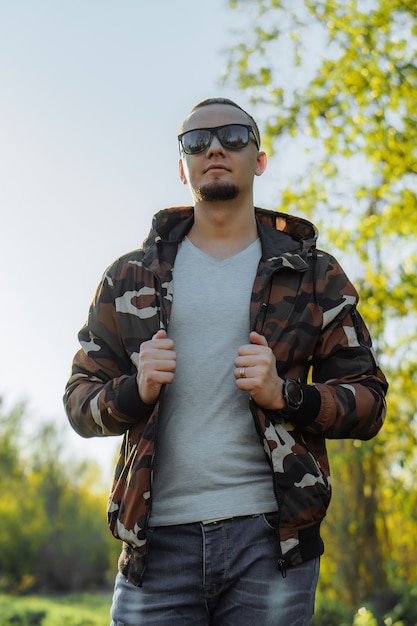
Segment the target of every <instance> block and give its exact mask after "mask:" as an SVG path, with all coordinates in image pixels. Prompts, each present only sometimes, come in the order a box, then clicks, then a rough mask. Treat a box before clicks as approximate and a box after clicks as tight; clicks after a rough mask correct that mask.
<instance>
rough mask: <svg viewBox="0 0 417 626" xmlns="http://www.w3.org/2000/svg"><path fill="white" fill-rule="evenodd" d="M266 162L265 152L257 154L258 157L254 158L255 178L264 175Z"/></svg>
mask: <svg viewBox="0 0 417 626" xmlns="http://www.w3.org/2000/svg"><path fill="white" fill-rule="evenodd" d="M267 161H268V159H267V156H266V152H263V151H261V152H258V156H257V157H256V167H255V176H260V175H261V174H263V173H264V171H265V168H266V164H267Z"/></svg>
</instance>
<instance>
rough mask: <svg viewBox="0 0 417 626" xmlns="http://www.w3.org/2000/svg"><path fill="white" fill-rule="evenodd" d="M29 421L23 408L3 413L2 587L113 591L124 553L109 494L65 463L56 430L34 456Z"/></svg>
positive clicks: (38, 439) (37, 444) (48, 430)
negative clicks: (108, 512) (111, 527)
mask: <svg viewBox="0 0 417 626" xmlns="http://www.w3.org/2000/svg"><path fill="white" fill-rule="evenodd" d="M0 408H1V405H0ZM24 418H25V407H24V406H23V405H19V406H18V407H16V409H14V410H13V411H12V412H11V413H10V414H9V415H6V414H5V415H3V414H1V413H0V459H1V461H0V463H1V465H2V476H3V481H2V487H3V488H2V498H1V500H0V517H1V520H2V523H1V525H0V586H1V587H3V588H5V589H10V590H15V591H27V590H29V589H37V590H40V589H45V590H55V591H71V590H75V589H80V588H84V587H85V586H90V587H91V586H93V585H101V586H103V585H107V583H108V579H107V577H108V576H110V574H109V572H110V571H112V573H113V571H114V570H115V564H116V562H117V552H118V551H119V550H120V546H119V545H118V542H116V541H114V539H113V538H112V536H111V534H110V532H109V531H108V529H107V526H106V521H105V519H106V518H105V505H106V494H97V493H95V491H94V489H93V485H91V483H90V482H89V478H90V475H91V465H89V464H87V465H86V464H84V465H78V466H77V465H71V464H69V463H67V462H66V463H64V462H63V461H60V459H61V458H62V454H61V450H60V446H61V444H60V441H59V436H58V433H57V431H56V428H55V426H54V425H52V424H49V425H46V426H44V427H42V428H41V429H40V431H39V433H38V434H37V435H36V436H35V437H34V438H32V449H31V443H30V442H28V441H27V439H25V437H24V435H23V431H24V429H23V428H22V422H23V420H24ZM33 442H34V444H33ZM33 445H34V447H33Z"/></svg>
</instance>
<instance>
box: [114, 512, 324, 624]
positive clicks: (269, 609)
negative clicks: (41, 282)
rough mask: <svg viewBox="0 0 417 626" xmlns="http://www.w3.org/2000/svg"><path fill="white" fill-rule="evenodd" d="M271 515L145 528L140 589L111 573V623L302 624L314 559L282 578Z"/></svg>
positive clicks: (311, 592)
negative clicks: (146, 555)
mask: <svg viewBox="0 0 417 626" xmlns="http://www.w3.org/2000/svg"><path fill="white" fill-rule="evenodd" d="M274 515H275V514H268V515H253V516H247V517H238V518H234V519H230V520H225V521H220V522H216V523H211V524H203V523H195V524H184V525H181V526H164V527H156V528H150V529H149V530H148V540H149V558H148V565H147V569H146V571H145V576H144V580H143V586H142V587H140V588H139V587H135V586H134V585H132V584H131V583H130V582H128V581H127V580H126V579H125V578H124V577H123V576H122V575H121V574H120V573H119V574H118V575H117V577H116V582H115V588H114V594H113V604H112V608H111V617H112V622H111V626H142V625H146V626H151V625H152V626H180V625H181V626H184V625H189V626H208V625H211V626H307V625H308V624H309V622H310V618H311V617H312V615H313V612H314V597H315V592H316V587H317V581H318V576H319V558H317V559H314V560H312V561H308V562H306V563H303V564H301V565H298V566H297V567H295V568H290V569H288V570H287V575H286V577H285V578H284V577H283V576H282V574H281V572H280V571H279V569H278V565H277V562H278V547H277V537H276V533H275V531H274V529H273V527H272V526H271V524H270V523H269V521H268V520H270V521H272V519H271V518H273V517H274Z"/></svg>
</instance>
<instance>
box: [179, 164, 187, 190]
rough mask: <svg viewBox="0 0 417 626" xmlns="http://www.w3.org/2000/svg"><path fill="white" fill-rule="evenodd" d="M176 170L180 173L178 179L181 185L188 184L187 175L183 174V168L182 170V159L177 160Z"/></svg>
mask: <svg viewBox="0 0 417 626" xmlns="http://www.w3.org/2000/svg"><path fill="white" fill-rule="evenodd" d="M178 170H179V174H180V179H181V182H182V184H183V185H188V180H187V177H186V175H185V170H184V163H183V162H182V159H180V160H179V161H178Z"/></svg>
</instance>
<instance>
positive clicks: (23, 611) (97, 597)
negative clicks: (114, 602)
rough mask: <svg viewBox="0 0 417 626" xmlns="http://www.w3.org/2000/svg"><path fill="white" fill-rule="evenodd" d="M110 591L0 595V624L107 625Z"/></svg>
mask: <svg viewBox="0 0 417 626" xmlns="http://www.w3.org/2000/svg"><path fill="white" fill-rule="evenodd" d="M109 614H110V594H98V593H95V594H92V593H83V594H70V595H66V596H53V597H46V596H27V597H23V598H22V597H13V596H10V595H8V596H0V626H10V625H11V624H15V625H16V626H108V624H109Z"/></svg>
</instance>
